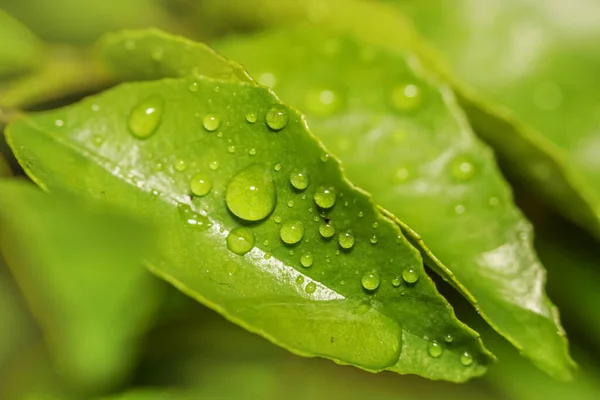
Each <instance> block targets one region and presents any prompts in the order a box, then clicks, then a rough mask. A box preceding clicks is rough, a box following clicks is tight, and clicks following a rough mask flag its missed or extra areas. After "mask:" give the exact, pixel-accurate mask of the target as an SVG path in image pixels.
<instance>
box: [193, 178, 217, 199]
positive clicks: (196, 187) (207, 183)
mask: <svg viewBox="0 0 600 400" xmlns="http://www.w3.org/2000/svg"><path fill="white" fill-rule="evenodd" d="M211 188H212V181H211V180H210V179H209V178H208V177H207V176H205V175H204V174H202V173H198V174H196V175H194V176H193V178H192V180H191V181H190V190H191V191H192V194H194V195H195V196H206V195H207V194H208V192H210V189H211Z"/></svg>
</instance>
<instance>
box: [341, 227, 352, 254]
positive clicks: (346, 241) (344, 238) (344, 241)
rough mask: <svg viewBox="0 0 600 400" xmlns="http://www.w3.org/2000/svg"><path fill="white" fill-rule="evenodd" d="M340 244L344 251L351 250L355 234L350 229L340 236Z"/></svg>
mask: <svg viewBox="0 0 600 400" xmlns="http://www.w3.org/2000/svg"><path fill="white" fill-rule="evenodd" d="M338 243H339V244H340V246H342V248H344V249H350V248H352V246H354V234H353V233H352V231H351V230H350V229H348V230H346V231H345V232H342V233H340V234H339V235H338Z"/></svg>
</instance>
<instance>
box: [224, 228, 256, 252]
mask: <svg viewBox="0 0 600 400" xmlns="http://www.w3.org/2000/svg"><path fill="white" fill-rule="evenodd" d="M253 247H254V234H253V233H252V231H250V229H248V228H244V227H242V228H236V229H234V230H232V231H231V232H229V235H227V248H228V249H229V250H231V251H232V252H233V253H235V254H238V255H240V256H243V255H244V254H246V253H247V252H249V251H250V250H252V248H253Z"/></svg>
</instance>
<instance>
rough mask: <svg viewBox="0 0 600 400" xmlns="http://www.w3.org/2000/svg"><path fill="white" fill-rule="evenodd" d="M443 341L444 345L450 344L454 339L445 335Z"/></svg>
mask: <svg viewBox="0 0 600 400" xmlns="http://www.w3.org/2000/svg"><path fill="white" fill-rule="evenodd" d="M444 340H445V341H446V343H452V341H453V340H454V337H453V336H452V335H450V334H447V335H446V337H445V338H444Z"/></svg>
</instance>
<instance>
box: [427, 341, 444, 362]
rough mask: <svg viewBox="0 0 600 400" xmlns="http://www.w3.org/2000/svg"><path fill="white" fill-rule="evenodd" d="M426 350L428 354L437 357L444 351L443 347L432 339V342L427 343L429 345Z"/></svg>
mask: <svg viewBox="0 0 600 400" xmlns="http://www.w3.org/2000/svg"><path fill="white" fill-rule="evenodd" d="M427 352H428V353H429V355H430V356H431V357H433V358H438V357H439V356H441V355H442V353H443V352H444V348H443V347H442V345H441V344H439V343H438V342H436V341H433V342H430V343H429V347H428V349H427Z"/></svg>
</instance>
